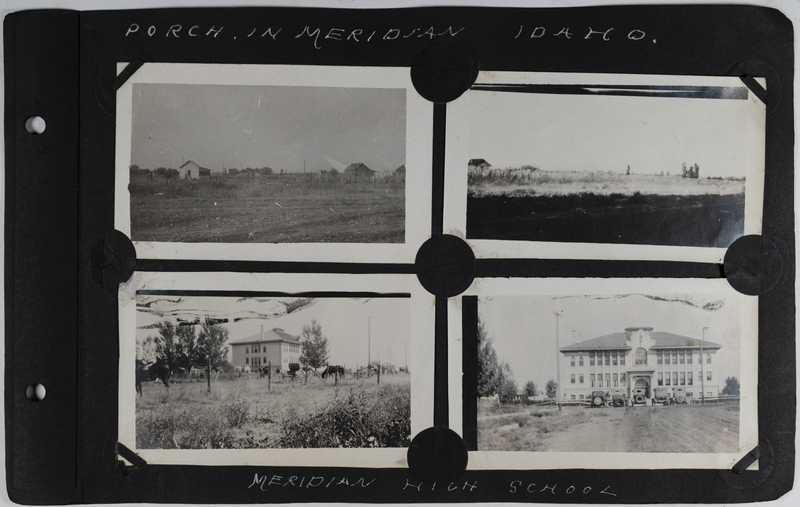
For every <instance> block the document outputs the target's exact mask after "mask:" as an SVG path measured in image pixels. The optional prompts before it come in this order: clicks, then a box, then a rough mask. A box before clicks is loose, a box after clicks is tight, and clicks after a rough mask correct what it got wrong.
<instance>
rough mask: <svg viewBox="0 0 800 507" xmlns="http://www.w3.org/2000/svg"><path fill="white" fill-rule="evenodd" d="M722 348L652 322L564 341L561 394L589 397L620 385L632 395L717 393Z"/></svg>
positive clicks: (564, 395)
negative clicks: (655, 391)
mask: <svg viewBox="0 0 800 507" xmlns="http://www.w3.org/2000/svg"><path fill="white" fill-rule="evenodd" d="M721 348H722V346H721V345H719V344H717V343H713V342H710V341H705V340H699V339H696V338H691V337H688V336H681V335H678V334H673V333H668V332H663V331H653V328H652V327H628V328H625V332H624V333H612V334H607V335H604V336H600V337H597V338H593V339H591V340H586V341H582V342H579V343H574V344H572V345H567V346H566V347H561V348H560V349H559V351H560V352H561V354H560V355H559V361H561V364H560V365H559V366H560V372H561V378H560V380H559V385H561V386H562V388H561V393H562V399H563V400H576V401H579V400H589V399H591V394H592V391H600V390H602V391H609V390H612V389H614V390H617V389H619V390H622V391H623V392H624V393H625V397H626V398H630V397H631V394H632V392H633V389H636V388H642V389H645V391H646V393H647V395H646V397H647V398H648V399H650V398H652V397H653V389H655V388H658V387H661V388H666V389H668V391H671V390H673V389H675V388H676V387H677V388H681V389H683V390H684V392H685V393H686V395H687V397H689V398H690V399H700V398H701V397H703V396H704V397H706V398H710V397H716V396H719V391H720V387H719V384H720V382H719V380H720V379H719V378H718V377H717V376H715V375H714V364H715V361H714V357H715V355H716V353H717V351H719V350H720V349H721Z"/></svg>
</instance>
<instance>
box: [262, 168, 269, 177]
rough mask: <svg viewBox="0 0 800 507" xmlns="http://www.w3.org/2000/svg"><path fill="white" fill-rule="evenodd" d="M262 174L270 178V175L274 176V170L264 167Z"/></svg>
mask: <svg viewBox="0 0 800 507" xmlns="http://www.w3.org/2000/svg"><path fill="white" fill-rule="evenodd" d="M261 174H263V175H264V176H268V175H270V174H272V168H271V167H262V168H261Z"/></svg>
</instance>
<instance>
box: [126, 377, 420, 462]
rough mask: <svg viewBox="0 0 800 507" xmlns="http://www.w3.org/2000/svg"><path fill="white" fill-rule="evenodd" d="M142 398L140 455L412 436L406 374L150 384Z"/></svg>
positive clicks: (380, 442)
mask: <svg viewBox="0 0 800 507" xmlns="http://www.w3.org/2000/svg"><path fill="white" fill-rule="evenodd" d="M142 387H143V390H144V396H142V397H139V398H137V400H136V445H137V448H139V449H264V448H267V449H269V448H290V447H313V448H317V447H405V446H407V445H408V438H409V436H410V433H411V422H410V421H411V392H410V384H409V376H408V375H406V374H398V375H382V376H381V384H380V385H376V384H375V379H367V380H355V379H353V380H345V381H340V382H339V383H338V385H337V386H334V385H333V383H332V382H329V383H323V382H322V381H320V380H319V379H310V380H309V381H308V384H304V383H303V382H302V380H300V381H297V382H286V383H273V384H272V386H271V389H269V390H268V389H267V379H265V378H263V379H262V378H258V377H254V378H247V377H244V378H242V379H237V380H230V381H215V382H212V390H211V392H210V393H207V392H206V383H205V382H203V383H192V382H183V383H175V384H172V385H171V387H170V389H169V391H167V390H166V389H165V388H164V386H163V385H160V384H158V385H156V384H153V383H145V384H144V385H143V386H142Z"/></svg>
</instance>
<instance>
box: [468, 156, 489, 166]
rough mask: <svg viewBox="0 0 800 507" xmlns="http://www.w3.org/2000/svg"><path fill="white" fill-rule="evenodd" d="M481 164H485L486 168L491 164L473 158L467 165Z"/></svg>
mask: <svg viewBox="0 0 800 507" xmlns="http://www.w3.org/2000/svg"><path fill="white" fill-rule="evenodd" d="M481 164H486V165H488V166H491V165H492V164H490V163H489V162H487V161H485V160H484V159H482V158H473V159H472V160H470V161H469V165H481Z"/></svg>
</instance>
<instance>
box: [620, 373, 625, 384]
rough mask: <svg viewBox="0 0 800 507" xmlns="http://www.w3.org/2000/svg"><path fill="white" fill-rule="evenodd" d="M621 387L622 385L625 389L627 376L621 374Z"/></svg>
mask: <svg viewBox="0 0 800 507" xmlns="http://www.w3.org/2000/svg"><path fill="white" fill-rule="evenodd" d="M619 385H621V386H623V387H624V386H625V374H624V373H620V374H619Z"/></svg>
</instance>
